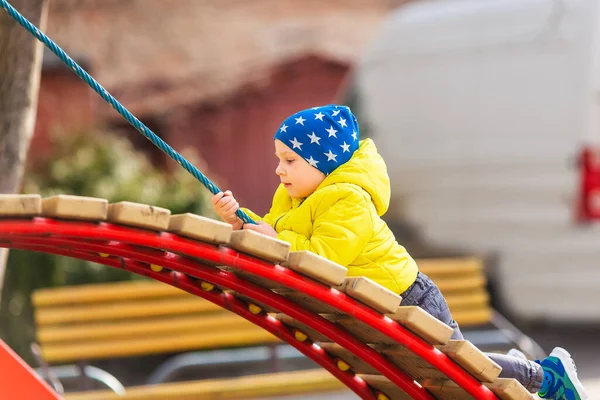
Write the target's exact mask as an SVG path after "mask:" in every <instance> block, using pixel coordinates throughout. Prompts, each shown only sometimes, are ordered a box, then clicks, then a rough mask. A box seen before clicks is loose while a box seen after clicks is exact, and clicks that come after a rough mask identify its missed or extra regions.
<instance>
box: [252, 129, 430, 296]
mask: <svg viewBox="0 0 600 400" xmlns="http://www.w3.org/2000/svg"><path fill="white" fill-rule="evenodd" d="M390 192H391V190H390V181H389V177H388V175H387V168H386V166H385V162H384V161H383V158H381V156H380V155H379V153H378V152H377V148H376V147H375V144H374V143H373V141H372V140H370V139H366V140H363V141H361V142H360V146H359V148H358V150H357V151H356V152H355V153H354V155H353V156H352V158H351V159H350V161H348V162H347V163H345V164H343V165H341V166H340V167H338V168H337V169H336V170H335V171H333V172H332V173H331V174H330V175H329V176H327V177H326V178H325V180H324V181H323V182H322V183H321V184H320V185H319V187H317V189H316V190H315V191H314V192H313V193H312V194H311V195H310V196H308V197H307V198H306V199H292V198H290V197H289V196H288V194H287V192H286V190H285V187H283V185H280V186H279V187H278V188H277V191H276V192H275V195H274V197H273V205H272V207H271V210H270V211H269V213H268V214H267V215H265V216H264V217H263V218H260V217H259V216H258V215H256V214H254V213H253V212H251V211H249V210H245V211H246V212H247V213H248V215H250V216H251V217H252V218H253V219H255V220H262V221H264V222H266V223H268V224H269V225H271V226H272V227H273V228H274V229H275V230H276V231H277V233H278V236H277V238H278V239H281V240H284V241H286V242H289V243H291V245H292V248H291V249H292V251H296V250H309V251H312V252H314V253H317V254H318V255H320V256H323V257H325V258H328V259H329V260H332V261H334V262H336V263H338V264H340V265H343V266H345V267H347V268H348V276H366V277H368V278H370V279H372V280H373V281H375V282H377V283H379V284H381V285H383V286H385V287H386V288H388V289H390V290H392V291H393V292H395V293H398V294H400V293H402V292H404V291H405V290H406V289H407V288H408V287H409V286H410V285H411V284H412V283H413V282H414V281H415V279H416V277H417V272H418V268H417V264H416V263H415V261H414V260H413V259H412V258H411V256H410V255H409V254H408V252H407V251H406V250H405V249H404V247H402V246H400V245H399V244H398V242H396V239H395V238H394V234H393V233H392V231H391V230H390V229H389V228H388V226H387V225H386V223H385V222H384V221H383V220H382V219H381V218H380V216H382V215H383V214H384V213H385V212H386V211H387V210H388V207H389V204H390Z"/></svg>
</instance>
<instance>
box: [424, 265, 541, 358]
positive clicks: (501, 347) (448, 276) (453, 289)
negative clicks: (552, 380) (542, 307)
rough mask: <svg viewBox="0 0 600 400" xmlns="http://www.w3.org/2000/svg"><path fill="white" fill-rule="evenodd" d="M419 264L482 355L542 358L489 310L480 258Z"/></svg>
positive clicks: (533, 345)
mask: <svg viewBox="0 0 600 400" xmlns="http://www.w3.org/2000/svg"><path fill="white" fill-rule="evenodd" d="M418 264H419V270H420V271H421V272H423V273H424V274H426V275H428V276H429V277H430V278H431V279H432V280H433V281H434V282H435V283H436V284H437V285H438V287H439V288H440V291H441V292H442V293H443V295H444V297H445V298H446V301H447V302H448V306H449V308H450V311H451V312H452V316H453V318H454V319H455V320H456V322H458V324H459V326H460V327H461V330H462V332H463V334H464V336H465V338H466V339H467V340H469V341H471V342H472V343H473V344H475V345H476V346H477V347H478V348H480V349H482V350H484V351H490V352H505V351H507V350H508V349H509V348H511V347H517V348H519V349H520V350H522V351H523V352H525V353H526V354H527V355H528V356H529V357H530V358H532V359H542V358H544V357H545V353H544V351H543V349H542V348H541V347H540V346H539V345H538V344H537V343H536V342H535V341H533V340H532V339H531V338H529V337H528V336H527V335H525V334H524V333H523V332H521V331H520V330H519V329H518V328H517V327H515V326H514V325H513V324H511V323H510V322H509V321H508V320H507V319H506V318H504V317H503V316H502V315H501V314H500V313H499V312H498V311H496V310H494V309H493V308H492V306H491V303H490V293H489V292H488V288H487V277H486V271H485V260H484V259H483V258H481V257H453V258H432V259H422V260H418Z"/></svg>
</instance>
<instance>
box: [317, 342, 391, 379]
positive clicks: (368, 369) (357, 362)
mask: <svg viewBox="0 0 600 400" xmlns="http://www.w3.org/2000/svg"><path fill="white" fill-rule="evenodd" d="M319 347H321V348H322V349H323V350H325V351H326V352H327V353H329V354H330V355H331V356H332V357H333V358H339V359H340V360H343V362H345V363H346V364H347V365H348V366H349V367H350V370H352V372H354V373H355V374H370V375H381V373H380V372H379V371H377V370H376V369H375V368H373V367H372V366H370V365H369V364H368V363H366V362H365V361H364V360H363V359H362V358H360V357H357V356H356V355H354V354H353V353H352V352H350V351H348V350H346V349H345V348H343V347H342V346H340V345H339V344H337V343H319Z"/></svg>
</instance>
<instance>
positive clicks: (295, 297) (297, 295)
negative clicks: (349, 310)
mask: <svg viewBox="0 0 600 400" xmlns="http://www.w3.org/2000/svg"><path fill="white" fill-rule="evenodd" d="M274 292H276V293H277V294H280V295H282V296H284V297H286V298H288V299H290V300H292V301H293V302H295V303H297V304H300V305H301V306H302V307H304V308H306V309H308V310H311V311H313V312H316V313H318V314H343V312H342V311H340V310H338V309H337V308H335V307H333V306H330V305H329V304H327V303H323V302H322V301H319V300H317V299H315V298H313V297H311V296H309V295H308V294H306V293H304V292H299V291H296V290H292V289H275V290H274Z"/></svg>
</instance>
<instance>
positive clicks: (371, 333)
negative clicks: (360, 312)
mask: <svg viewBox="0 0 600 400" xmlns="http://www.w3.org/2000/svg"><path fill="white" fill-rule="evenodd" d="M322 316H323V317H324V318H326V319H327V320H329V321H331V322H334V323H336V324H338V325H340V326H341V327H343V328H344V329H345V330H347V331H348V332H350V333H351V334H352V335H354V336H355V337H357V338H359V339H360V340H362V341H363V342H365V343H368V344H397V343H396V341H395V340H393V339H392V338H390V337H388V336H387V335H385V334H383V333H381V332H379V331H378V330H377V329H374V328H372V327H371V326H369V325H367V324H364V323H363V322H361V321H359V320H357V319H355V318H353V317H350V316H348V315H345V314H323V315H322Z"/></svg>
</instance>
